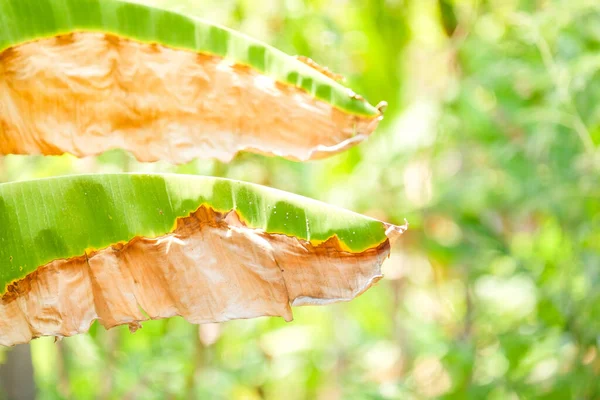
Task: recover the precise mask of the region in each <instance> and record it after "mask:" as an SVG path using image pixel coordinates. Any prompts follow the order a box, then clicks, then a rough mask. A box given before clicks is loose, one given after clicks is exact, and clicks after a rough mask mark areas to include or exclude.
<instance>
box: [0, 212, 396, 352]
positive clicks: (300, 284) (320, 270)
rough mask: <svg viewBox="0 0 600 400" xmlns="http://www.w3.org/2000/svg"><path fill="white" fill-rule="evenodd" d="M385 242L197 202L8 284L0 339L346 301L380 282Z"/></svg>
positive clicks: (285, 312)
mask: <svg viewBox="0 0 600 400" xmlns="http://www.w3.org/2000/svg"><path fill="white" fill-rule="evenodd" d="M389 250H390V245H389V242H388V241H386V242H384V243H382V244H381V245H380V246H378V247H377V248H373V249H369V250H367V251H365V252H363V253H358V254H352V253H348V252H345V251H343V250H342V249H341V247H340V246H339V243H338V241H337V239H336V238H332V239H330V240H328V241H327V242H325V243H322V244H320V245H318V246H313V245H311V244H310V243H309V242H306V241H302V240H298V239H297V238H294V237H289V236H285V235H279V234H268V233H265V232H263V231H260V230H256V229H250V228H248V227H246V226H244V225H243V223H241V222H240V220H239V219H238V217H237V214H236V213H235V212H234V211H232V212H230V213H228V214H220V213H217V212H214V211H213V210H212V209H210V208H205V207H201V208H200V209H198V210H197V211H196V212H195V213H193V214H192V215H190V216H189V217H187V218H183V219H180V220H178V224H177V227H176V229H175V230H174V231H173V232H172V233H170V234H167V235H165V236H162V237H159V238H155V239H148V238H136V239H133V240H132V241H130V242H129V243H127V244H125V245H118V246H113V247H110V248H107V249H104V250H101V251H98V252H96V253H93V254H89V255H86V256H83V257H78V258H72V259H68V260H57V261H53V262H51V263H49V264H48V265H46V266H43V267H41V268H39V269H38V270H36V271H35V272H33V273H31V274H29V275H28V276H27V277H25V278H24V279H22V280H20V281H18V282H15V283H13V284H12V285H11V286H9V289H8V291H7V292H6V293H5V294H4V295H3V296H2V299H1V300H0V344H1V345H5V346H10V345H14V344H17V343H26V342H29V341H30V340H31V339H33V338H36V337H40V336H58V337H63V336H72V335H75V334H78V333H82V332H86V331H87V330H88V329H89V327H90V324H91V323H92V322H93V321H94V320H96V319H98V320H99V322H100V323H101V324H102V325H103V326H104V327H106V328H112V327H114V326H117V325H123V324H128V325H129V326H130V328H131V329H132V330H135V329H137V328H139V326H140V322H141V321H145V320H148V319H160V318H168V317H173V316H176V315H179V316H182V317H184V318H185V319H187V320H188V321H190V322H192V323H197V324H200V323H208V322H219V321H227V320H231V319H237V318H253V317H259V316H281V317H283V318H284V319H285V320H287V321H289V320H291V319H292V312H291V308H290V305H304V304H326V303H331V302H336V301H345V300H350V299H352V298H354V297H356V296H358V295H359V294H361V293H362V292H364V291H365V290H367V289H368V288H369V287H370V286H371V285H372V284H373V283H375V282H377V281H378V280H379V279H380V278H381V272H380V266H381V264H382V262H383V260H384V259H385V258H387V256H388V254H389Z"/></svg>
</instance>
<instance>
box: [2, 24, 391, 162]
mask: <svg viewBox="0 0 600 400" xmlns="http://www.w3.org/2000/svg"><path fill="white" fill-rule="evenodd" d="M315 68H316V67H315ZM319 70H320V69H319ZM0 72H1V73H0V127H2V130H1V131H0V139H2V140H0V154H46V155H53V154H62V153H71V154H74V155H76V156H88V155H95V154H99V153H102V152H104V151H106V150H109V149H113V148H123V149H125V150H128V151H130V152H131V153H133V154H134V155H135V156H136V157H137V158H138V159H139V160H141V161H157V160H161V159H162V160H167V161H170V162H172V163H178V164H179V163H185V162H188V161H191V160H193V159H195V158H217V159H220V160H223V161H229V160H231V159H232V157H233V156H234V155H235V154H236V153H238V152H239V151H253V152H257V153H261V154H268V155H279V156H283V157H287V158H290V159H294V160H308V159H311V158H320V157H324V156H327V155H329V154H332V153H336V152H340V151H343V150H344V149H346V148H348V147H350V146H352V145H354V144H356V143H357V142H359V141H361V140H363V139H365V138H366V137H367V136H368V135H369V134H370V133H371V132H372V131H373V130H374V129H375V127H376V126H377V124H378V123H379V120H380V119H381V116H375V117H372V118H367V117H360V116H356V115H350V114H347V113H344V112H342V111H340V110H338V109H336V108H334V107H333V106H331V105H330V104H328V103H326V102H323V101H320V100H317V99H315V98H313V97H312V96H311V95H309V94H308V93H307V92H305V91H304V90H303V89H300V88H297V87H295V86H292V85H289V84H283V83H280V82H276V81H274V80H273V79H271V78H270V77H267V76H265V75H262V74H260V73H259V72H257V71H256V70H254V69H252V68H249V67H247V66H243V65H238V64H232V63H231V62H229V61H226V60H223V59H222V58H220V57H217V56H213V55H209V54H198V53H195V52H190V51H184V50H176V49H171V48H167V47H164V46H161V45H158V44H148V43H141V42H137V41H133V40H129V39H124V38H121V37H117V36H114V35H110V34H100V33H91V32H76V33H70V34H68V35H64V36H58V37H55V38H50V39H41V40H38V41H35V42H29V43H24V44H21V45H18V46H15V47H13V48H10V49H7V50H5V51H3V52H2V53H0ZM322 72H323V73H325V74H328V73H327V72H326V71H322ZM351 95H352V94H351V93H350V92H349V96H351Z"/></svg>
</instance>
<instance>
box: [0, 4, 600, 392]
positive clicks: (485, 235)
mask: <svg viewBox="0 0 600 400" xmlns="http://www.w3.org/2000/svg"><path fill="white" fill-rule="evenodd" d="M146 2H147V3H151V4H156V5H160V6H163V7H166V8H171V9H175V10H178V11H183V12H187V13H191V14H195V15H198V16H200V17H202V18H205V19H209V20H212V21H216V22H220V23H223V24H225V25H227V26H229V27H232V28H235V29H239V30H241V31H243V32H246V33H248V34H250V35H252V36H255V37H257V38H259V39H262V40H264V41H266V42H268V43H270V44H272V45H274V46H276V47H278V48H280V49H282V50H284V51H286V52H288V53H291V54H302V55H306V56H310V57H312V58H313V59H314V60H315V61H317V62H318V63H320V64H322V65H326V66H328V67H330V68H331V69H332V70H333V71H335V72H338V73H341V74H343V75H345V76H346V77H347V78H348V84H349V85H350V86H351V87H352V88H353V89H355V91H356V92H358V93H361V94H364V96H365V97H366V98H368V99H369V100H370V101H371V102H372V103H376V102H378V101H379V100H387V101H388V102H389V108H388V110H387V112H386V116H385V117H386V118H385V120H384V121H383V123H382V124H381V126H380V129H379V130H378V131H377V132H376V133H375V134H374V135H373V136H372V137H371V138H370V139H369V140H368V141H367V142H365V143H363V144H361V145H360V146H358V147H357V148H355V149H353V150H351V151H349V152H347V153H344V154H341V155H338V156H335V157H333V158H330V159H327V160H324V161H318V162H310V163H305V164H299V163H294V162H289V161H285V160H281V159H270V158H265V157H261V156H257V155H249V154H242V155H239V156H238V157H237V158H236V159H235V160H234V162H232V163H231V164H229V165H225V164H221V163H216V162H206V161H196V162H192V163H190V164H187V165H184V166H180V167H173V166H170V165H168V164H166V163H154V164H140V163H137V162H136V161H135V160H133V159H132V158H131V157H130V156H129V155H128V154H125V153H123V152H120V151H111V152H109V153H107V154H104V155H102V156H100V157H98V158H89V159H81V160H77V159H75V158H73V157H71V156H62V157H20V156H8V157H4V158H2V159H0V180H1V181H14V180H22V179H30V178H36V177H45V176H51V175H64V174H71V173H82V172H116V171H123V170H125V171H173V172H178V173H189V174H210V175H217V176H226V177H230V178H235V179H242V180H246V181H252V182H257V183H261V184H265V185H270V186H274V187H277V188H280V189H284V190H288V191H291V192H295V193H299V194H303V195H306V196H310V197H314V198H317V199H320V200H324V201H327V202H330V203H333V204H337V205H339V206H343V207H346V208H350V209H352V210H355V211H358V212H361V213H365V214H368V215H371V216H374V217H376V218H379V219H382V220H386V221H389V222H393V223H403V221H404V218H407V219H408V221H409V222H410V229H409V231H408V233H406V234H405V235H404V237H403V239H401V240H400V242H399V243H398V246H397V247H396V249H395V251H394V252H393V254H392V256H391V258H390V259H389V260H388V261H387V263H386V264H385V268H384V269H385V273H386V278H385V279H384V280H383V281H381V282H380V283H379V284H378V285H377V286H376V287H374V288H372V289H371V290H369V291H368V292H367V293H365V294H364V295H363V296H361V297H360V298H358V299H356V300H355V301H353V302H350V303H343V304H336V305H333V306H328V307H307V308H297V309H295V321H294V322H292V323H289V324H286V323H285V322H284V321H283V320H281V319H274V318H273V319H268V318H260V319H255V320H247V321H232V322H228V323H223V324H220V325H206V326H202V327H200V328H198V327H197V326H194V325H191V324H188V323H187V322H185V321H184V320H182V319H180V318H174V319H171V320H168V321H152V322H147V323H145V324H144V325H143V329H141V330H140V331H138V332H137V333H135V334H133V335H131V334H130V333H129V332H128V330H127V327H122V328H120V329H114V330H112V331H109V332H106V331H104V329H103V328H101V327H100V328H99V327H98V326H97V324H95V325H94V326H93V328H92V330H91V333H90V334H87V335H80V336H77V337H72V338H67V339H64V340H63V341H62V342H59V343H57V344H54V343H53V340H52V339H50V338H45V339H39V340H35V341H33V342H32V344H31V350H32V357H33V364H34V369H35V380H36V384H37V388H38V397H39V398H40V399H65V398H75V399H163V398H169V399H193V398H198V399H200V398H202V399H204V398H206V399H262V398H266V399H285V400H295V399H334V400H335V399H428V398H443V399H509V400H512V399H559V400H562V399H598V398H600V379H598V377H599V376H600V357H599V355H598V346H599V344H600V343H599V333H600V291H599V290H595V289H594V287H596V286H598V285H599V283H600V253H599V250H600V202H599V198H600V182H599V181H600V178H599V176H600V175H599V174H598V170H599V169H600V152H599V151H598V150H597V145H598V142H600V107H599V106H598V102H599V101H600V4H599V3H598V1H597V0H590V1H585V0H556V1H552V0H481V1H476V0H329V1H326V0H304V1H302V0H285V1H284V0H277V1H275V0H269V1H266V0H261V1H254V0H204V1H195V0H153V1H150V0H148V1H146ZM7 354H8V353H7V351H6V350H4V351H0V360H2V359H6V357H7Z"/></svg>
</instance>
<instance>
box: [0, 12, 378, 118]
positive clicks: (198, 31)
mask: <svg viewBox="0 0 600 400" xmlns="http://www.w3.org/2000/svg"><path fill="white" fill-rule="evenodd" d="M80 31H84V32H103V33H111V34H114V35H118V36H120V37H125V38H128V39H133V40H137V41H141V42H146V43H157V44H161V45H164V46H168V47H172V48H177V49H182V50H190V51H195V52H199V53H206V54H212V55H217V56H221V57H223V58H225V59H227V60H230V61H232V62H234V63H239V64H243V65H247V66H250V67H252V68H254V69H256V70H258V71H259V72H260V73H262V74H264V75H267V76H270V77H272V78H273V79H275V80H277V81H279V82H285V83H288V84H291V85H294V86H296V87H299V88H302V89H304V90H305V91H306V92H308V93H310V94H311V95H312V96H313V97H315V98H317V99H319V100H322V101H325V102H327V103H329V104H331V105H332V106H334V107H336V108H338V109H340V110H342V111H345V112H347V113H350V114H355V115H360V116H368V117H373V116H377V115H379V114H380V113H379V111H378V110H377V109H376V108H375V107H373V106H372V105H371V104H369V103H368V102H366V101H365V100H364V99H362V98H360V97H357V96H355V95H352V93H351V92H349V90H348V88H346V87H345V86H343V85H341V84H339V83H338V82H336V81H334V80H333V79H331V78H329V77H327V76H326V75H324V74H322V73H321V72H319V71H317V70H315V69H313V68H311V67H309V66H308V65H306V64H305V63H303V62H301V61H299V60H297V59H296V58H294V57H291V56H288V55H286V54H285V53H283V52H281V51H279V50H277V49H275V48H273V47H271V46H268V45H266V44H264V43H261V42H259V41H257V40H254V39H252V38H250V37H248V36H245V35H243V34H241V33H239V32H236V31H234V30H231V29H228V28H225V27H222V26H219V25H215V24H212V23H210V22H207V21H203V20H200V19H198V18H193V17H189V16H186V15H183V14H179V13H176V12H172V11H167V10H163V9H159V8H154V7H150V6H147V5H142V4H136V3H131V2H127V1H121V0H0V51H3V50H5V49H7V48H11V47H13V46H16V45H19V44H21V43H25V42H28V41H32V40H36V39H42V38H48V37H53V36H57V35H61V34H68V33H71V32H80Z"/></svg>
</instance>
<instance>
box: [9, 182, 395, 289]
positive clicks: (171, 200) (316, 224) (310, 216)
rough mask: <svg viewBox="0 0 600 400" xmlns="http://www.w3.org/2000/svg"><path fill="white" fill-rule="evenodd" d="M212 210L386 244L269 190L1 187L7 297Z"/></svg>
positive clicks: (241, 186)
mask: <svg viewBox="0 0 600 400" xmlns="http://www.w3.org/2000/svg"><path fill="white" fill-rule="evenodd" d="M202 205H205V206H208V207H211V208H213V209H214V210H216V211H218V212H223V213H225V212H229V211H231V210H235V211H236V212H237V213H238V215H239V216H240V219H241V220H242V221H243V222H244V223H245V224H247V226H248V227H250V228H254V229H260V230H263V231H265V232H267V233H277V234H285V235H288V236H293V237H297V238H298V239H303V240H307V241H310V242H311V243H313V244H318V243H321V242H323V241H325V240H327V239H329V238H331V237H333V236H336V237H337V238H338V240H339V242H340V245H341V246H342V247H343V248H344V249H346V250H348V251H350V252H362V251H365V250H367V249H369V248H374V247H376V246H378V245H379V244H381V243H383V242H384V241H385V240H386V225H385V224H384V223H383V222H381V221H377V220H375V219H372V218H369V217H366V216H362V215H360V214H356V213H353V212H351V211H348V210H344V209H340V208H337V207H334V206H331V205H328V204H325V203H322V202H319V201H316V200H312V199H308V198H305V197H302V196H298V195H294V194H291V193H287V192H283V191H280V190H277V189H272V188H268V187H265V186H260V185H255V184H251V183H246V182H240V181H234V180H229V179H223V178H215V177H204V176H192V175H174V174H93V175H74V176H66V177H57V178H48V179H39V180H31V181H23V182H11V183H4V184H0V290H2V293H3V292H5V291H6V287H7V285H8V284H10V283H11V282H13V281H15V280H19V279H22V278H23V277H25V276H26V275H27V274H29V273H31V272H33V271H35V270H36V269H37V268H38V267H40V266H43V265H46V264H47V263H49V262H51V261H53V260H59V259H68V258H71V257H77V256H82V255H84V254H86V252H89V251H90V250H94V249H95V250H100V249H103V248H107V247H109V246H110V245H113V244H117V243H123V242H128V241H129V240H131V239H133V238H135V237H158V236H161V235H164V234H167V233H169V232H171V231H173V230H174V228H175V225H176V221H177V219H178V218H183V217H186V216H188V215H189V214H190V213H192V212H193V211H195V210H197V209H198V208H200V206H202Z"/></svg>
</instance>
